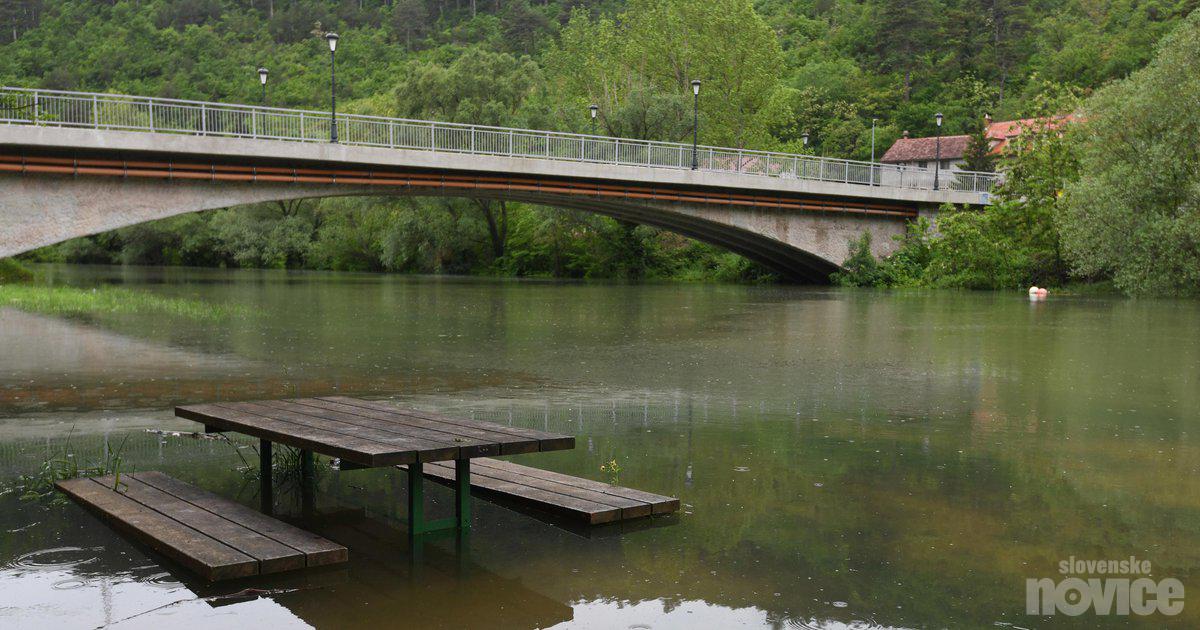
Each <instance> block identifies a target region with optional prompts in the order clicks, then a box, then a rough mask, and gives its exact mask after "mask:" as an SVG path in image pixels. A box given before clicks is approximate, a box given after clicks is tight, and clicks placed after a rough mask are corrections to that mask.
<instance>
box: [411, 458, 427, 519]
mask: <svg viewBox="0 0 1200 630" xmlns="http://www.w3.org/2000/svg"><path fill="white" fill-rule="evenodd" d="M423 468H424V467H423V466H422V465H421V464H420V463H414V464H409V465H408V533H409V534H411V535H414V536H415V535H417V534H423V533H425V474H424V473H425V471H424V470H423Z"/></svg>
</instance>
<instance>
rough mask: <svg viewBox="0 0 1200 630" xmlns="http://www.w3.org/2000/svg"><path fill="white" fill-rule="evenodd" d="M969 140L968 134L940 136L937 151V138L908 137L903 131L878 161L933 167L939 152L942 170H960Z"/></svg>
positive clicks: (899, 164) (898, 164)
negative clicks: (901, 136) (900, 136)
mask: <svg viewBox="0 0 1200 630" xmlns="http://www.w3.org/2000/svg"><path fill="white" fill-rule="evenodd" d="M970 140H971V137H970V136H942V138H941V150H940V151H939V149H938V139H937V138H910V137H908V132H907V131H905V132H904V137H903V138H900V139H899V140H897V141H896V143H895V144H893V145H892V147H891V148H890V149H888V150H887V153H884V154H883V159H882V160H880V161H881V162H883V163H884V164H895V165H897V166H915V167H917V168H933V167H934V163H935V162H936V161H937V158H938V155H939V154H940V156H941V160H942V170H944V171H955V170H962V168H963V156H964V155H966V153H967V144H968V143H969V142H970Z"/></svg>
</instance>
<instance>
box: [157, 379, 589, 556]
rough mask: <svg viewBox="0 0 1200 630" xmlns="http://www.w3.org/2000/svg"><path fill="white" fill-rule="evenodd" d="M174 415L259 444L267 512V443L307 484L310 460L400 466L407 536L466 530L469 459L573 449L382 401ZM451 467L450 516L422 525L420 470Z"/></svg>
mask: <svg viewBox="0 0 1200 630" xmlns="http://www.w3.org/2000/svg"><path fill="white" fill-rule="evenodd" d="M175 415H177V416H179V417H181V418H187V419H189V420H195V421H196V422H201V423H203V424H204V425H205V429H206V430H208V431H216V432H224V431H233V432H237V433H244V434H246V435H250V436H253V437H256V438H258V439H259V440H260V448H259V456H260V472H261V478H262V481H261V482H262V504H263V509H264V511H270V509H271V505H272V503H273V499H272V494H271V445H272V443H279V444H286V445H288V446H291V447H294V448H297V449H300V451H301V477H302V479H303V483H304V485H305V487H306V488H309V487H310V484H311V483H312V461H313V460H312V454H313V453H314V452H315V453H321V454H323V455H328V456H330V457H336V458H339V459H340V460H341V461H342V464H343V465H342V467H343V468H352V467H358V468H376V467H382V466H396V465H400V464H406V465H407V468H408V471H409V474H408V490H409V492H408V519H409V531H410V533H412V534H423V533H426V532H432V531H436V530H440V529H449V528H458V529H467V528H469V527H470V505H471V503H470V496H471V459H472V458H476V457H491V456H495V455H516V454H519V453H535V452H538V451H555V450H564V449H572V448H575V438H574V437H573V436H570V435H563V434H559V433H548V432H545V431H538V430H536V429H527V428H523V427H510V426H507V425H503V424H496V423H492V422H478V421H474V420H464V419H460V418H452V417H449V416H445V415H442V414H438V413H431V412H425V411H416V410H412V409H402V408H399V407H396V406H393V405H388V404H386V403H379V402H372V401H367V400H360V399H357V398H347V397H342V396H329V397H319V398H300V399H293V400H263V401H255V402H238V403H212V404H205V405H187V406H183V407H176V409H175ZM449 461H453V462H454V472H455V475H454V494H455V501H454V503H455V516H454V517H453V518H447V519H439V520H434V521H427V520H426V519H425V508H424V496H425V491H424V478H425V474H424V470H423V464H426V463H430V462H449Z"/></svg>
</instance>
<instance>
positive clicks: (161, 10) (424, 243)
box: [0, 0, 1200, 284]
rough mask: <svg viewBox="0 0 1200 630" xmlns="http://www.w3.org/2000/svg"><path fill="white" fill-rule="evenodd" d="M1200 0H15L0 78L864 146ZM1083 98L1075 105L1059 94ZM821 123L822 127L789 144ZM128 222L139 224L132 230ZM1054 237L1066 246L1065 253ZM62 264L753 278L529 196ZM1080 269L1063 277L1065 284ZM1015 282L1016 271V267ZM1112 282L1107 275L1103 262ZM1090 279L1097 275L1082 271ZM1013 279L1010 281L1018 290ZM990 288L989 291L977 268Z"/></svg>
mask: <svg viewBox="0 0 1200 630" xmlns="http://www.w3.org/2000/svg"><path fill="white" fill-rule="evenodd" d="M1198 3H1200V0H1114V1H1110V2H1095V1H1092V0H1031V1H1022V0H758V1H757V2H750V1H749V0H703V1H701V0H628V1H618V0H599V1H592V0H533V1H530V0H343V1H334V0H118V1H112V2H109V1H93V2H84V1H69V0H8V1H6V2H4V3H3V4H2V5H0V12H2V14H0V26H2V27H3V28H2V30H0V41H2V42H4V43H3V44H0V83H3V84H6V85H19V86H38V87H46V88H58V89H69V90H95V91H112V92H122V93H134V94H145V95H157V96H166V97H179V98H191V99H203V100H218V101H232V102H257V101H258V100H259V98H260V93H259V84H258V79H257V75H256V74H255V69H256V68H258V67H259V66H266V67H267V68H269V69H270V82H269V86H268V97H267V100H268V101H269V102H270V103H271V104H273V105H280V106H305V107H314V108H327V107H328V98H329V96H328V82H329V67H328V64H329V55H328V51H327V49H326V47H325V42H324V40H323V39H321V37H320V36H321V35H322V34H323V33H324V32H326V31H331V30H332V31H337V32H338V33H339V34H340V35H341V41H340V44H339V48H338V78H339V105H341V104H342V103H345V109H346V110H348V111H357V112H367V113H377V114H388V115H400V116H407V117H420V118H432V119H440V120H450V121H462V122H477V123H487V124H499V125H508V126H529V127H537V128H552V129H563V130H576V131H586V130H587V129H588V125H589V119H588V113H587V106H588V105H589V104H591V103H597V104H598V105H600V124H601V125H602V130H603V132H604V133H609V134H614V135H622V136H632V137H641V138H653V139H670V140H679V139H683V138H687V137H690V134H691V131H692V123H691V94H690V90H689V88H688V83H689V82H690V81H691V80H692V79H696V78H698V79H701V80H702V81H704V89H703V92H702V97H701V104H700V108H701V116H700V119H701V123H700V139H701V142H708V143H714V144H723V145H732V146H745V147H751V148H757V149H783V150H790V151H810V152H814V153H820V154H823V155H828V156H838V157H850V158H858V159H866V158H869V157H870V151H871V127H872V121H873V120H875V121H877V146H878V147H879V149H878V151H879V153H882V151H883V150H884V149H886V147H887V146H888V145H890V143H891V142H892V141H893V140H894V139H895V138H897V137H899V135H900V133H901V132H902V131H903V130H910V131H911V132H912V133H914V134H924V133H932V131H933V114H934V113H935V112H939V111H940V112H943V113H944V114H945V115H946V129H945V131H946V132H947V133H968V132H972V131H975V130H976V128H977V126H978V125H979V122H980V121H981V120H982V118H983V116H984V115H985V114H990V115H992V116H993V117H995V118H997V119H1004V118H1016V117H1022V116H1027V115H1032V114H1038V113H1045V111H1047V110H1049V109H1054V108H1061V107H1064V106H1071V107H1074V106H1077V105H1078V104H1079V103H1080V102H1082V101H1081V99H1086V98H1087V97H1088V96H1089V95H1090V94H1091V92H1093V91H1094V90H1096V89H1097V88H1100V87H1101V86H1103V85H1105V84H1106V83H1108V82H1110V81H1113V80H1115V79H1121V78H1123V77H1125V76H1127V75H1129V74H1130V73H1131V72H1133V71H1135V70H1137V69H1139V68H1142V67H1144V66H1146V64H1147V63H1148V62H1149V61H1150V60H1151V59H1152V57H1153V56H1154V54H1155V49H1156V46H1157V44H1158V42H1159V41H1160V40H1161V39H1162V38H1163V37H1164V35H1165V34H1167V33H1169V32H1171V31H1172V30H1173V29H1174V28H1175V27H1176V26H1177V25H1179V24H1180V23H1181V22H1182V21H1183V19H1184V17H1185V16H1187V15H1188V14H1189V13H1190V12H1191V10H1192V9H1193V8H1194V7H1195V6H1196V5H1197V4H1198ZM1067 103H1070V105H1066V104H1067ZM805 132H808V133H809V134H810V136H811V142H810V144H809V146H808V147H804V146H803V145H802V143H801V142H800V141H799V138H800V135H801V134H802V133H805ZM135 235H136V236H135ZM1056 246H1057V244H1056ZM42 255H43V256H47V257H65V258H67V259H70V260H109V261H126V262H146V263H161V262H165V263H184V264H208V265H215V264H225V265H245V266H307V267H318V268H347V269H371V270H396V271H450V272H490V273H508V274H519V275H561V276H608V277H612V276H618V277H643V276H650V277H680V276H686V277H712V276H714V275H715V276H720V277H725V278H748V277H756V276H757V275H758V272H757V271H756V270H755V269H754V268H753V267H752V266H751V265H749V264H748V263H746V262H745V261H742V260H741V259H738V258H737V257H734V256H731V255H727V254H723V253H721V252H719V251H716V250H714V249H712V248H709V247H707V246H702V245H698V244H695V243H690V242H687V241H686V240H684V239H681V238H678V237H674V236H672V235H663V234H660V233H658V232H657V231H655V230H651V229H648V228H642V227H637V228H635V227H633V226H628V225H621V224H618V223H616V222H614V221H611V220H607V219H601V218H598V217H594V216H589V215H580V214H577V213H570V212H561V211H557V210H552V209H545V208H527V207H521V206H517V205H515V204H500V203H496V202H492V203H477V202H467V201H453V202H447V201H411V200H402V201H396V200H356V201H345V200H341V201H323V202H319V203H318V202H309V203H304V204H300V205H299V206H298V207H296V206H287V207H261V208H256V209H251V210H237V211H217V212H213V213H206V214H204V215H200V216H193V217H180V218H177V219H172V220H167V221H164V222H159V223H155V224H150V225H146V226H139V227H135V228H130V229H129V230H125V231H122V232H118V233H115V234H108V235H102V236H100V237H95V238H91V239H83V240H82V241H76V242H73V243H69V244H66V245H64V246H61V247H58V248H55V249H54V250H53V251H52V252H43V253H42ZM1068 266H1069V265H1067V264H1066V263H1063V262H1062V261H1060V262H1059V268H1056V269H1054V270H1051V271H1050V275H1053V276H1055V277H1059V278H1063V277H1065V274H1066V272H1067V267H1068ZM1018 275H1019V274H1018ZM1101 275H1103V272H1101ZM1092 276H1095V274H1094V273H1092V274H1090V276H1089V277H1092ZM1007 283H1008V279H1006V280H1005V282H1004V283H1003V284H1007ZM985 284H986V283H985Z"/></svg>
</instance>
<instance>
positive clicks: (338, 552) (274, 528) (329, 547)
mask: <svg viewBox="0 0 1200 630" xmlns="http://www.w3.org/2000/svg"><path fill="white" fill-rule="evenodd" d="M130 477H133V478H135V479H137V480H138V481H141V482H142V483H144V484H146V485H148V486H153V487H155V488H158V489H159V490H162V491H163V492H167V493H169V494H171V495H173V496H176V497H178V498H180V499H182V500H184V501H187V502H188V503H191V504H192V505H195V506H197V507H200V508H203V509H205V510H208V511H209V512H213V513H216V514H220V515H221V516H224V517H225V518H227V519H229V520H231V521H234V522H235V523H237V524H239V525H241V526H242V527H245V528H247V529H250V530H253V531H255V532H257V533H259V534H261V535H262V536H266V537H267V538H270V539H272V540H275V541H277V542H279V543H282V544H284V545H287V546H288V547H290V548H292V549H295V550H297V551H299V552H300V553H302V554H304V558H305V563H304V565H305V566H309V567H315V566H321V565H326V564H337V563H340V562H345V561H346V560H347V552H346V548H345V547H343V546H341V545H339V544H337V543H333V542H330V541H328V540H325V539H324V538H322V537H320V536H318V535H316V534H313V533H311V532H306V531H304V530H302V529H300V528H298V527H293V526H291V525H288V524H287V523H284V522H283V521H280V520H277V519H274V518H271V517H270V516H267V515H265V514H263V513H261V512H259V511H257V510H254V509H252V508H249V507H247V506H245V505H242V504H241V503H238V502H236V501H230V500H229V499H225V498H223V497H219V496H217V495H215V494H213V493H211V492H209V491H207V490H203V489H201V488H197V487H196V486H193V485H191V484H187V483H184V482H182V481H179V480H178V479H174V478H172V477H169V476H167V475H164V474H163V473H160V472H157V471H147V472H139V473H134V474H132V475H130Z"/></svg>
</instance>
